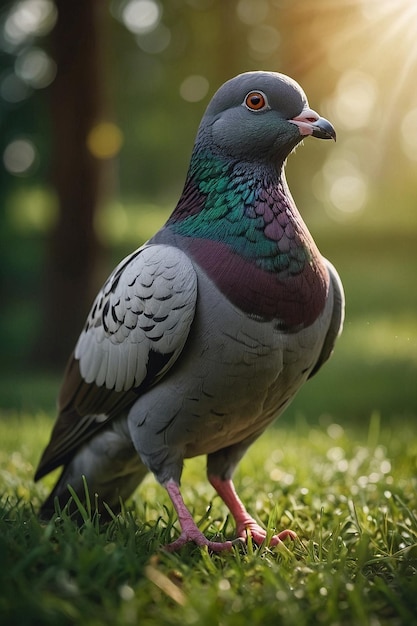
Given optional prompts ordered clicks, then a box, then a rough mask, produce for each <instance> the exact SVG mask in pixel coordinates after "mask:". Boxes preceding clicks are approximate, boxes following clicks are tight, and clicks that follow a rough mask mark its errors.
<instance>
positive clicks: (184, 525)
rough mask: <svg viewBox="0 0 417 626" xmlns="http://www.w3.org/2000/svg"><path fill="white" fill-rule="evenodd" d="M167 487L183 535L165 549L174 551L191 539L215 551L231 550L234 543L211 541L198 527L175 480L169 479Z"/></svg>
mask: <svg viewBox="0 0 417 626" xmlns="http://www.w3.org/2000/svg"><path fill="white" fill-rule="evenodd" d="M165 489H166V490H167V492H168V495H169V497H170V498H171V500H172V504H173V505H174V507H175V510H176V512H177V515H178V521H179V523H180V525H181V531H182V532H181V535H180V536H179V537H178V539H177V540H176V541H173V542H172V543H169V544H168V545H167V546H165V550H168V551H169V552H173V551H174V550H178V549H179V548H181V547H182V546H183V545H185V544H186V543H188V542H189V541H193V542H194V543H196V544H197V545H198V546H207V547H208V549H209V550H212V551H213V552H221V551H222V550H231V549H232V545H233V543H232V542H231V541H225V542H221V541H209V540H208V539H207V538H206V537H205V536H204V535H203V533H202V532H201V531H200V530H199V529H198V528H197V526H196V523H195V522H194V520H193V518H192V516H191V513H190V511H189V510H188V509H187V507H186V506H185V504H184V500H183V498H182V495H181V492H180V488H179V486H178V485H177V483H176V482H175V481H173V480H169V481H168V482H167V483H166V485H165Z"/></svg>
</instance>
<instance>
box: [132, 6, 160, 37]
mask: <svg viewBox="0 0 417 626" xmlns="http://www.w3.org/2000/svg"><path fill="white" fill-rule="evenodd" d="M160 19H161V9H160V6H159V4H158V3H157V2H155V1H154V0H130V2H128V3H127V4H126V6H125V7H124V9H123V11H122V20H123V23H124V25H125V26H126V28H128V29H129V30H130V31H131V32H132V33H135V34H137V35H140V34H143V33H148V32H150V31H151V30H153V29H154V28H156V27H157V26H158V23H159V20H160Z"/></svg>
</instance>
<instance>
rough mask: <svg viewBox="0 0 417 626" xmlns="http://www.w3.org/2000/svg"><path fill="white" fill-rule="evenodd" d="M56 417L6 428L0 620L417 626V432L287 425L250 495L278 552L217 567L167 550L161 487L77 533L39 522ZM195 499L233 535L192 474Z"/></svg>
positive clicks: (258, 450)
mask: <svg viewBox="0 0 417 626" xmlns="http://www.w3.org/2000/svg"><path fill="white" fill-rule="evenodd" d="M50 425H51V420H50V417H49V416H48V415H45V414H24V415H22V414H21V415H20V416H19V415H17V414H11V413H9V414H8V415H5V416H3V420H2V422H1V426H0V439H1V441H2V451H1V452H0V462H1V463H0V467H1V470H0V472H1V473H0V485H1V492H2V494H3V496H2V499H1V505H0V562H1V564H2V567H1V570H0V621H1V623H4V624H12V623H13V624H15V625H19V626H20V625H26V624H27V625H33V624H41V625H44V624H45V625H49V624H50V625H51V626H52V625H54V626H55V625H56V624H59V625H66V624H83V625H84V624H85V625H88V626H90V625H91V626H93V625H98V624H101V625H102V624H109V625H112V626H119V625H120V626H122V625H129V624H141V626H142V625H146V626H157V625H158V626H159V625H161V624H167V625H171V624H172V625H181V626H186V625H194V624H198V625H205V624H207V625H210V626H212V625H213V624H222V625H240V624H242V625H243V624H285V625H286V626H292V625H294V626H303V625H307V624H312V625H313V624H314V625H315V624H328V625H329V626H330V625H337V624H347V625H348V624H349V625H350V624H352V625H368V624H372V625H374V624H375V625H385V624H387V625H388V624H389V625H390V626H391V625H400V624H404V625H409V624H412V623H415V619H416V618H415V616H416V615H417V518H416V508H417V501H416V493H417V478H416V476H417V471H416V470H417V461H416V459H417V441H416V439H415V436H414V430H415V429H414V428H413V426H412V423H411V422H407V421H403V422H401V423H400V422H398V423H397V424H393V425H385V426H381V420H380V419H379V416H378V415H377V414H374V415H373V416H372V418H371V419H370V421H369V424H368V425H367V426H366V428H363V427H359V426H358V425H356V426H353V427H352V428H348V427H342V426H341V425H339V424H335V423H333V422H332V420H330V419H329V418H327V419H326V418H324V417H323V418H322V419H321V421H320V423H318V424H316V425H312V426H311V425H310V426H308V425H307V424H306V423H305V422H304V421H303V420H301V419H299V420H297V421H296V423H295V424H292V426H291V427H288V426H285V425H284V426H279V425H278V426H276V427H274V428H272V429H270V430H269V431H268V435H267V436H264V437H263V438H261V439H260V440H259V441H258V442H257V443H256V444H255V445H254V446H253V447H252V448H251V450H250V451H249V452H248V454H247V456H246V457H245V458H244V460H243V462H242V464H241V466H240V468H239V469H238V472H237V475H236V484H237V486H238V489H239V492H240V494H241V497H242V499H243V500H244V501H245V503H247V505H248V508H249V509H250V510H251V512H252V513H253V514H254V515H255V517H257V518H258V520H259V521H260V522H261V523H262V524H264V525H265V526H266V527H267V528H268V529H269V530H270V532H271V533H272V532H273V529H274V528H278V529H282V528H284V527H290V528H293V529H294V530H295V531H296V532H297V533H298V537H299V539H298V540H297V541H295V542H294V543H292V542H286V543H285V545H282V546H280V547H278V548H274V549H268V548H267V547H265V546H262V547H260V548H256V547H254V546H252V545H250V544H249V545H248V546H247V547H246V548H242V547H236V548H235V550H234V552H233V553H230V554H222V555H209V554H208V553H207V552H206V551H205V550H204V549H199V548H197V547H195V546H192V545H190V546H187V547H185V548H184V549H183V550H182V551H181V552H179V553H176V554H168V553H164V552H163V551H162V550H161V549H160V546H161V545H162V544H164V543H166V542H168V541H169V540H170V539H171V538H175V537H176V536H177V534H178V526H177V523H176V520H175V518H174V517H173V514H172V507H171V505H170V503H169V500H168V498H167V496H166V494H165V492H164V490H163V489H162V488H161V487H159V486H158V485H157V484H156V483H155V481H154V479H153V478H152V477H149V478H147V479H146V480H145V481H144V483H143V485H142V486H141V487H140V488H139V489H138V491H137V493H136V494H135V496H134V498H133V500H132V501H131V502H130V503H128V505H127V508H126V510H125V511H124V513H123V515H122V516H120V517H118V518H116V519H115V520H114V521H113V522H112V523H110V524H109V525H108V526H107V527H104V528H100V527H99V525H98V523H97V519H96V517H95V516H94V513H93V512H91V514H87V515H86V520H85V523H84V525H83V527H82V528H80V529H79V528H77V527H75V526H74V525H73V523H72V522H71V520H69V519H68V517H67V516H66V515H65V513H63V514H62V515H61V516H60V517H59V519H56V520H55V521H53V522H51V523H49V524H46V525H45V524H41V523H39V521H38V520H37V518H36V509H37V507H38V505H39V502H40V500H41V499H42V497H43V496H44V495H45V494H46V492H47V490H48V488H49V487H50V485H51V479H47V480H45V481H44V482H43V483H41V484H38V485H34V484H33V483H32V474H33V466H34V464H35V463H36V461H37V459H38V456H39V453H40V450H41V448H42V446H43V445H44V443H45V441H46V438H47V436H48V431H49V428H50ZM183 492H184V497H185V499H186V501H187V503H188V504H189V505H190V507H191V509H192V511H193V513H194V515H195V518H196V520H198V522H199V524H200V526H201V528H202V530H204V532H205V533H206V534H207V535H208V536H210V537H233V532H234V526H233V524H232V522H231V520H230V519H229V518H228V516H227V512H226V510H225V508H224V506H223V505H222V503H221V501H220V500H219V498H218V497H215V496H214V494H213V491H212V489H211V488H210V486H209V485H208V484H207V482H206V480H205V476H204V459H201V458H200V459H195V460H192V461H189V462H188V463H187V465H186V468H185V471H184V476H183Z"/></svg>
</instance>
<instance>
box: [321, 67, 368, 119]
mask: <svg viewBox="0 0 417 626" xmlns="http://www.w3.org/2000/svg"><path fill="white" fill-rule="evenodd" d="M377 98H378V87H377V84H376V81H375V80H374V78H373V77H372V76H371V75H370V74H366V73H364V72H359V71H357V70H349V71H347V72H345V73H344V74H343V75H342V77H341V79H340V80H339V82H338V84H337V89H336V95H335V97H334V100H333V106H332V110H333V116H334V118H335V122H336V123H337V124H338V125H339V126H342V127H344V128H346V129H347V130H355V129H358V128H363V127H364V126H366V125H367V124H368V123H369V121H370V119H371V116H372V114H373V112H374V110H375V106H376V102H377Z"/></svg>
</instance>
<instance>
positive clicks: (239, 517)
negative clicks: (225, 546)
mask: <svg viewBox="0 0 417 626" xmlns="http://www.w3.org/2000/svg"><path fill="white" fill-rule="evenodd" d="M209 480H210V483H211V484H212V485H213V487H214V488H215V490H216V491H217V493H218V494H219V496H220V497H221V499H222V500H223V502H224V503H225V504H226V505H227V506H228V508H229V510H230V512H231V514H232V515H233V517H234V518H235V520H236V528H237V536H238V538H239V539H241V540H243V541H244V542H245V543H246V542H247V539H248V536H249V535H250V536H251V538H252V541H253V542H254V543H256V545H258V546H259V545H260V544H261V543H263V542H264V541H265V540H266V539H267V532H266V530H265V529H264V528H262V527H261V526H259V524H258V523H257V522H256V521H255V520H254V519H253V517H251V516H250V515H249V513H248V512H247V510H246V509H245V507H244V505H243V503H242V502H241V500H240V499H239V496H238V495H237V493H236V490H235V487H234V485H233V482H232V481H231V480H230V479H229V480H223V479H221V478H219V477H218V476H212V475H210V476H209ZM287 538H290V539H293V540H294V539H296V538H297V535H296V533H295V532H294V531H293V530H282V531H281V532H280V533H278V534H277V535H273V536H272V537H271V539H270V540H269V543H268V545H270V546H276V545H277V544H279V543H281V542H282V541H283V540H284V539H287Z"/></svg>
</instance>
